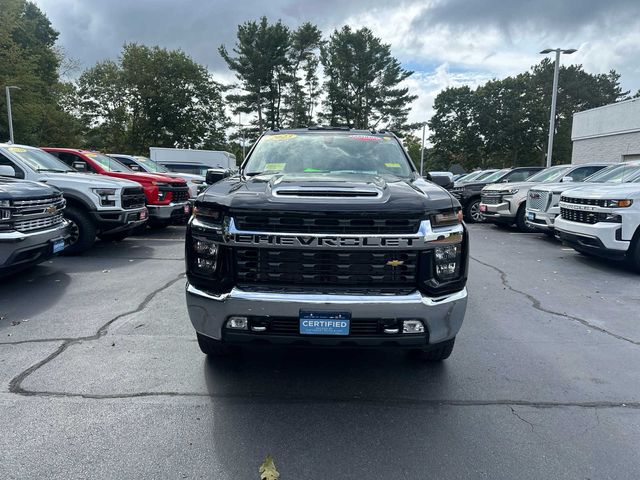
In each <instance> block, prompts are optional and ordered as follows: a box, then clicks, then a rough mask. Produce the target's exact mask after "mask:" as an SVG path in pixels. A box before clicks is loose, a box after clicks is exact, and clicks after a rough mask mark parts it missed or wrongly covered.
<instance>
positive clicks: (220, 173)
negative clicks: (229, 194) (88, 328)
mask: <svg viewBox="0 0 640 480" xmlns="http://www.w3.org/2000/svg"><path fill="white" fill-rule="evenodd" d="M230 175H231V171H230V170H226V169H224V168H210V169H209V170H207V176H206V177H205V182H207V184H208V185H213V184H214V183H216V182H219V181H220V180H222V179H224V178H227V177H229V176H230Z"/></svg>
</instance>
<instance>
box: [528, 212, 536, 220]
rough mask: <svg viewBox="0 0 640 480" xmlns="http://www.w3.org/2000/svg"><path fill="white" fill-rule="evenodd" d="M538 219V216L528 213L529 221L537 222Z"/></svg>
mask: <svg viewBox="0 0 640 480" xmlns="http://www.w3.org/2000/svg"><path fill="white" fill-rule="evenodd" d="M535 219H536V214H535V213H533V212H527V220H531V221H533V220H535Z"/></svg>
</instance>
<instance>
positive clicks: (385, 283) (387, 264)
mask: <svg viewBox="0 0 640 480" xmlns="http://www.w3.org/2000/svg"><path fill="white" fill-rule="evenodd" d="M392 265H396V266H392ZM235 266H236V280H237V282H238V284H241V285H247V284H250V285H256V284H257V285H260V284H262V285H269V286H272V287H276V288H277V287H278V286H282V285H292V286H298V287H303V288H311V289H313V288H322V287H323V286H328V285H330V286H331V287H342V286H347V287H348V286H354V287H358V286H359V287H362V286H363V285H366V286H367V287H371V288H373V289H381V288H382V289H384V290H385V291H388V292H389V293H391V292H394V291H396V292H398V291H405V292H406V291H407V290H409V289H411V288H415V287H416V286H417V281H416V279H417V268H418V252H415V251H388V252H378V251H375V252H372V251H346V250H345V251H339V252H338V251H319V250H315V251H307V250H293V249H291V250H290V249H282V250H281V249H268V248H265V249H260V248H238V249H236V250H235Z"/></svg>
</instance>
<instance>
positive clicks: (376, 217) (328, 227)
mask: <svg viewBox="0 0 640 480" xmlns="http://www.w3.org/2000/svg"><path fill="white" fill-rule="evenodd" d="M231 216H232V217H233V219H234V222H235V224H236V227H237V228H238V229H239V230H245V231H254V232H280V233H327V234H336V235H337V234H376V233H379V234H382V233H386V234H413V233H416V232H417V231H418V229H419V227H420V219H419V218H416V216H415V215H406V216H403V215H402V214H400V215H394V216H393V217H384V216H382V217H381V214H376V213H371V212H363V213H359V214H353V213H331V212H281V211H278V212H273V211H251V212H247V211H232V212H231Z"/></svg>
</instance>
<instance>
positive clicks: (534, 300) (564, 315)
mask: <svg viewBox="0 0 640 480" xmlns="http://www.w3.org/2000/svg"><path fill="white" fill-rule="evenodd" d="M469 258H471V259H472V260H473V261H475V262H478V263H479V264H480V265H484V266H485V267H488V268H490V269H492V270H495V271H496V272H498V274H500V280H501V281H502V285H503V286H504V287H505V288H507V289H509V290H511V291H512V292H514V293H517V294H519V295H522V296H523V297H525V298H526V299H527V300H529V301H530V302H531V306H532V307H533V308H535V309H536V310H538V311H540V312H543V313H548V314H550V315H555V316H557V317H562V318H566V319H568V320H573V321H575V322H578V323H580V324H581V325H583V326H585V327H589V328H591V329H593V330H595V331H597V332H600V333H604V334H605V335H609V336H610V337H613V338H616V339H618V340H622V341H623V342H627V343H631V344H632V345H640V342H637V341H635V340H632V339H630V338H627V337H624V336H622V335H618V334H617V333H613V332H610V331H609V330H607V329H605V328H602V327H599V326H598V325H594V324H593V323H591V322H589V321H588V320H585V319H584V318H580V317H576V316H574V315H569V314H567V313H561V312H556V311H554V310H550V309H548V308H545V307H543V306H542V302H540V300H538V299H537V298H536V297H534V296H533V295H531V294H530V293H527V292H523V291H522V290H518V289H517V288H515V287H512V286H511V284H510V283H509V280H508V278H507V273H506V272H504V271H503V270H501V269H499V268H498V267H496V266H494V265H491V264H488V263H485V262H483V261H482V260H478V259H477V258H475V257H472V256H471V255H469Z"/></svg>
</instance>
